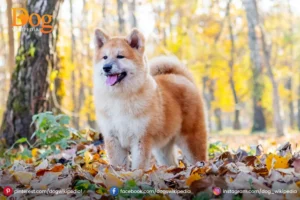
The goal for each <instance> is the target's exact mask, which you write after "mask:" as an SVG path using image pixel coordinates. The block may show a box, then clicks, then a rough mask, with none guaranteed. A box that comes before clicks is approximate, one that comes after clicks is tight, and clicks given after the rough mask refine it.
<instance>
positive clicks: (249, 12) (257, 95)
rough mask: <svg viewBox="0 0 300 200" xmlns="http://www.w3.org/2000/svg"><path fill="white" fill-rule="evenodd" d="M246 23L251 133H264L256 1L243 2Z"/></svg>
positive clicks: (262, 87) (247, 0) (262, 86)
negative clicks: (250, 67) (251, 117)
mask: <svg viewBox="0 0 300 200" xmlns="http://www.w3.org/2000/svg"><path fill="white" fill-rule="evenodd" d="M243 3H244V6H245V10H246V16H247V21H248V42H249V48H250V52H251V53H250V59H251V64H252V72H253V75H252V76H253V77H252V79H253V91H252V96H253V127H252V132H257V131H265V130H266V120H265V116H264V113H263V107H262V94H263V89H264V85H263V83H262V59H261V56H260V46H259V44H260V41H259V36H258V35H257V32H256V28H257V27H258V24H259V18H258V13H257V4H256V0H243Z"/></svg>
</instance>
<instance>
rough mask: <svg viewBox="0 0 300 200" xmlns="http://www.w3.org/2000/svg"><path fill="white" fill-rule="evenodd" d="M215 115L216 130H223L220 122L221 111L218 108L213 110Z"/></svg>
mask: <svg viewBox="0 0 300 200" xmlns="http://www.w3.org/2000/svg"><path fill="white" fill-rule="evenodd" d="M214 113H215V117H216V125H217V131H222V130H223V124H222V111H221V109H220V108H216V109H215V110H214Z"/></svg>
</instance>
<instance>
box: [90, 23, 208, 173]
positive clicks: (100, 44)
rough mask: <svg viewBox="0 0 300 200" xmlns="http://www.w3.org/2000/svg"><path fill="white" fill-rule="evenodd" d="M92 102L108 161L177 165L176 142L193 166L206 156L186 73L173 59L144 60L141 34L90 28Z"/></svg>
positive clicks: (200, 115)
mask: <svg viewBox="0 0 300 200" xmlns="http://www.w3.org/2000/svg"><path fill="white" fill-rule="evenodd" d="M95 45H96V47H95V60H94V101H95V106H96V115H97V122H98V125H99V127H100V130H101V132H102V134H103V136H104V141H105V146H106V151H107V154H108V158H109V161H110V163H111V164H112V165H119V166H120V165H122V166H126V164H127V161H128V155H129V152H131V155H132V168H133V169H137V168H143V169H145V168H148V167H150V166H149V164H150V158H151V153H152V154H153V155H154V156H155V158H156V160H157V162H158V164H159V165H176V158H175V152H174V149H175V145H177V146H178V147H179V148H180V149H181V150H182V153H183V155H184V156H185V159H186V160H187V161H188V162H189V163H191V164H193V163H195V162H196V161H200V160H201V161H204V160H206V159H207V131H206V126H205V116H204V106H203V103H202V99H201V96H200V93H199V91H198V89H197V87H196V84H195V82H194V80H193V78H192V75H191V73H190V72H189V71H188V70H187V69H186V68H185V67H184V66H183V65H182V64H181V63H180V62H179V61H178V59H177V58H176V57H157V58H155V59H153V60H152V61H150V62H149V63H147V60H146V58H145V55H144V50H145V39H144V36H143V35H142V34H141V33H140V32H139V31H138V30H137V29H134V30H132V32H131V33H130V34H129V35H128V36H127V37H109V36H108V35H107V34H105V33H104V32H103V31H102V30H100V29H97V30H96V31H95Z"/></svg>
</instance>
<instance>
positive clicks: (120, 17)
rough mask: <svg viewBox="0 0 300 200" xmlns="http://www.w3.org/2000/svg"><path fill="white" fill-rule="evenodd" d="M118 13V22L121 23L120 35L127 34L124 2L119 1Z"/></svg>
mask: <svg viewBox="0 0 300 200" xmlns="http://www.w3.org/2000/svg"><path fill="white" fill-rule="evenodd" d="M117 5H118V7H117V9H118V10H117V11H118V22H119V33H124V32H125V20H124V8H123V0H117Z"/></svg>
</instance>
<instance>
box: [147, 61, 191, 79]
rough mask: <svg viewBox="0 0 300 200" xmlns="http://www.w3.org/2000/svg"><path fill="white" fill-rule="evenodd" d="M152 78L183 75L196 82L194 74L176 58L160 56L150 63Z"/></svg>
mask: <svg viewBox="0 0 300 200" xmlns="http://www.w3.org/2000/svg"><path fill="white" fill-rule="evenodd" d="M149 67H150V73H151V75H152V76H158V75H162V74H175V75H181V76H184V77H186V78H187V79H189V80H190V81H192V82H194V79H193V76H192V74H191V73H190V72H189V71H188V69H187V68H186V67H185V66H184V65H183V64H182V63H181V62H180V61H179V59H178V58H177V57H175V56H159V57H156V58H153V59H151V60H150V61H149Z"/></svg>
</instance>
